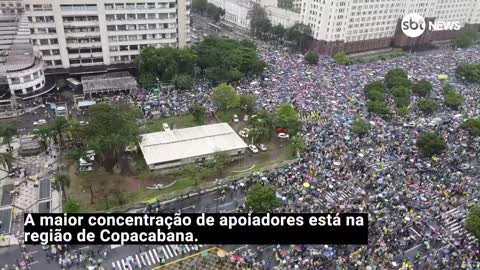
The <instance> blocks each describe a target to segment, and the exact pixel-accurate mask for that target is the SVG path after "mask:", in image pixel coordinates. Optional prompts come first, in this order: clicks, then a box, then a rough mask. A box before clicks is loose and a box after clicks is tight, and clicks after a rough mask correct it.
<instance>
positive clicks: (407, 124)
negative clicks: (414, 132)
mask: <svg viewBox="0 0 480 270" xmlns="http://www.w3.org/2000/svg"><path fill="white" fill-rule="evenodd" d="M403 126H404V127H415V122H410V123H403Z"/></svg>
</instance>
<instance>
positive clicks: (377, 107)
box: [367, 101, 389, 115]
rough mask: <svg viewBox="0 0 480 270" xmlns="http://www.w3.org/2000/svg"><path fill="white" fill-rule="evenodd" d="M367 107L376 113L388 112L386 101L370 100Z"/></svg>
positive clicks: (383, 113) (384, 113)
mask: <svg viewBox="0 0 480 270" xmlns="http://www.w3.org/2000/svg"><path fill="white" fill-rule="evenodd" d="M367 109H368V111H369V112H371V113H376V114H380V115H386V114H388V112H389V111H388V106H387V103H386V102H385V101H368V102H367Z"/></svg>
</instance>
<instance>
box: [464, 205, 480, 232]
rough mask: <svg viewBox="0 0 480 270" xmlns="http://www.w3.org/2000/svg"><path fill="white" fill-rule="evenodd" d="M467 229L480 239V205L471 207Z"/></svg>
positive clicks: (466, 222)
mask: <svg viewBox="0 0 480 270" xmlns="http://www.w3.org/2000/svg"><path fill="white" fill-rule="evenodd" d="M465 229H466V230H467V231H468V232H469V233H471V234H472V235H473V236H475V238H477V239H480V205H475V206H473V207H472V208H470V209H469V211H468V215H467V220H466V221H465Z"/></svg>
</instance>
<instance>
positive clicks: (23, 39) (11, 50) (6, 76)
mask: <svg viewBox="0 0 480 270" xmlns="http://www.w3.org/2000/svg"><path fill="white" fill-rule="evenodd" d="M0 41H1V42H0V89H2V90H4V89H5V90H7V91H0V107H3V102H4V99H9V98H10V95H8V94H6V93H9V94H11V95H12V96H18V97H22V98H28V97H32V96H35V95H38V94H40V93H42V92H44V90H45V89H44V87H45V74H44V71H43V61H42V56H41V54H40V52H39V51H38V50H36V49H35V48H33V46H32V44H31V41H30V30H29V27H28V21H27V19H26V18H25V16H22V15H20V14H15V13H9V14H3V15H0Z"/></svg>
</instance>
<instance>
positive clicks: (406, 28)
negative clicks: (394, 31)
mask: <svg viewBox="0 0 480 270" xmlns="http://www.w3.org/2000/svg"><path fill="white" fill-rule="evenodd" d="M427 24H428V25H427ZM401 26H402V31H403V33H404V34H405V35H406V36H407V37H411V38H415V37H419V36H421V35H422V34H423V33H424V32H425V30H427V29H428V30H430V31H442V30H460V28H461V24H460V22H458V21H457V22H451V21H440V20H435V21H434V22H432V21H429V22H428V23H426V22H425V19H424V18H423V16H422V15H420V14H417V13H410V14H408V15H405V16H404V17H403V19H402V25H401Z"/></svg>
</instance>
